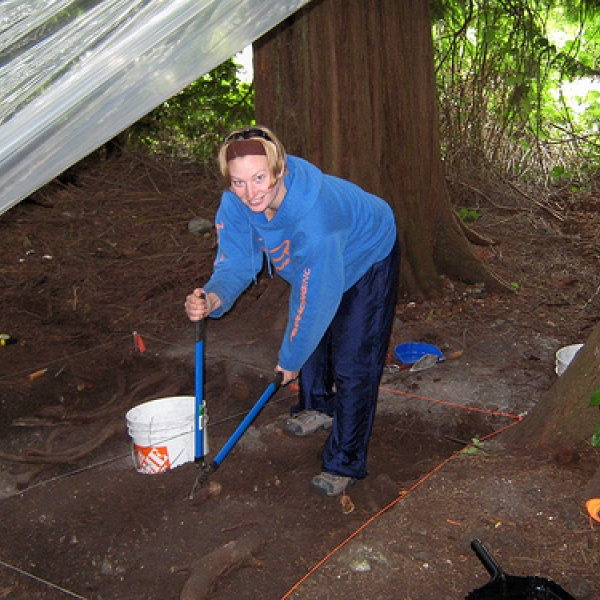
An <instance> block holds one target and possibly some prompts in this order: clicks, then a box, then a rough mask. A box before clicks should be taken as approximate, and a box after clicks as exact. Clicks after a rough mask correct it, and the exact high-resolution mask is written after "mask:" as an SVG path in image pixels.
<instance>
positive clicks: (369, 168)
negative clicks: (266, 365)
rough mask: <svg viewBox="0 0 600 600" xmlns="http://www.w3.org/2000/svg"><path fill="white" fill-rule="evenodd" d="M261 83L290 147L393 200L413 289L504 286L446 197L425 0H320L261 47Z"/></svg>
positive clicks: (257, 70)
mask: <svg viewBox="0 0 600 600" xmlns="http://www.w3.org/2000/svg"><path fill="white" fill-rule="evenodd" d="M254 81H255V89H256V116H257V122H258V123H261V124H264V125H267V126H270V127H271V128H272V129H273V130H274V131H275V132H276V133H277V134H278V135H279V136H280V137H281V139H282V141H283V143H284V144H285V145H286V148H287V150H288V152H290V153H291V154H297V155H301V156H304V157H305V158H307V159H309V160H311V161H312V162H314V163H315V164H316V165H318V166H319V167H320V168H321V169H322V170H323V171H325V172H327V173H331V174H334V175H338V176H340V177H343V178H346V179H349V180H351V181H353V182H355V183H357V184H358V185H360V186H361V187H363V188H364V189H366V190H368V191H370V192H372V193H374V194H377V195H378V196H381V197H382V198H385V199H386V200H387V201H388V202H389V203H390V204H391V206H392V207H393V209H394V213H395V215H396V220H397V223H398V229H399V232H400V241H401V244H402V249H403V253H402V266H401V268H402V273H401V287H402V290H403V291H404V292H408V293H411V294H412V295H413V298H419V297H435V296H437V295H439V294H440V293H441V291H442V280H441V278H440V276H441V275H445V276H447V277H449V278H453V279H458V280H462V281H465V282H467V283H485V284H486V286H487V288H488V290H490V291H501V290H506V284H505V283H503V282H502V281H501V280H500V279H499V278H498V277H497V276H495V275H494V274H493V273H492V272H490V270H489V269H488V268H487V267H486V266H485V265H484V264H483V263H482V262H481V261H480V259H479V258H478V257H477V255H476V254H475V253H474V252H473V249H472V247H471V245H470V243H469V241H468V239H467V237H466V236H465V233H464V228H463V226H462V225H461V224H460V223H459V221H458V218H457V216H456V214H455V212H454V210H453V208H452V206H451V203H450V200H449V196H448V193H447V189H446V185H445V179H444V172H443V167H442V162H441V156H440V146H439V132H438V113H437V94H436V86H435V76H434V63H433V46H432V36H431V22H430V16H429V3H428V2H427V1H426V0H402V1H401V2H399V1H398V0H314V1H313V2H311V3H310V4H308V5H307V6H306V7H305V8H304V9H302V10H301V11H299V12H297V13H296V14H295V15H293V16H292V17H290V18H289V19H287V20H286V21H284V22H283V23H282V24H280V25H279V26H277V27H276V28H275V29H273V30H272V31H270V32H269V33H268V34H267V35H265V36H263V37H262V38H261V39H260V40H258V42H256V43H255V45H254Z"/></svg>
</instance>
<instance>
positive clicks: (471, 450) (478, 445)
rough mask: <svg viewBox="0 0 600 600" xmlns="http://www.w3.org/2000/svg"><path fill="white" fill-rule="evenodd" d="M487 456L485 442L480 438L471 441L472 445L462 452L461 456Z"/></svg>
mask: <svg viewBox="0 0 600 600" xmlns="http://www.w3.org/2000/svg"><path fill="white" fill-rule="evenodd" d="M481 453H483V454H487V452H486V450H485V442H482V441H481V440H480V439H479V438H478V437H474V438H472V439H471V443H470V444H469V445H468V446H467V447H466V448H465V449H464V450H463V451H462V452H461V454H481Z"/></svg>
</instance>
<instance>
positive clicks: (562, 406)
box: [502, 324, 600, 451]
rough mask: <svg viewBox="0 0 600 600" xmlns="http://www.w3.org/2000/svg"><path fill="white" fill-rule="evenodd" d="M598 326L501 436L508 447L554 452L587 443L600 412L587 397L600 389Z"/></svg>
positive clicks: (599, 338)
mask: <svg viewBox="0 0 600 600" xmlns="http://www.w3.org/2000/svg"><path fill="white" fill-rule="evenodd" d="M599 359H600V324H599V325H596V327H595V328H594V329H593V331H592V333H591V334H590V336H589V338H588V339H587V341H586V342H585V345H584V347H583V348H582V349H581V350H580V351H579V352H578V353H577V355H576V356H575V358H574V359H573V362H572V363H571V364H570V365H569V367H568V368H567V370H566V371H565V372H564V373H563V374H562V375H561V376H560V377H559V378H558V379H557V381H556V383H555V384H554V385H553V386H552V387H551V388H550V389H549V390H548V391H546V392H545V393H544V394H543V395H542V397H541V398H540V400H539V402H538V403H537V404H536V405H535V406H534V408H533V409H532V410H531V412H530V414H529V415H528V416H527V417H525V419H523V421H522V422H521V423H519V424H518V425H517V426H515V427H511V428H510V429H509V430H507V431H506V433H503V434H502V441H503V442H504V443H507V444H515V445H518V446H523V447H528V448H531V449H536V448H537V449H540V450H551V451H557V450H561V449H576V448H577V447H581V446H582V445H586V444H589V442H590V439H591V437H592V434H593V432H594V429H595V427H596V424H597V423H598V422H599V421H600V411H599V410H598V407H596V406H593V407H592V406H590V398H591V397H592V396H593V395H594V394H595V393H596V392H597V391H598V390H600V360H599Z"/></svg>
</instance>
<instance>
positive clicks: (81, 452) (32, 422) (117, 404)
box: [0, 372, 182, 465]
mask: <svg viewBox="0 0 600 600" xmlns="http://www.w3.org/2000/svg"><path fill="white" fill-rule="evenodd" d="M166 377H167V375H166V374H165V373H161V372H158V373H155V374H153V375H152V376H150V377H146V378H145V379H143V380H141V381H139V382H138V383H136V384H135V385H133V386H131V388H130V389H129V390H128V391H127V393H125V391H126V385H125V378H124V377H123V376H122V375H120V376H119V382H118V390H117V393H116V394H114V395H113V396H112V397H111V398H110V400H109V401H108V402H107V403H106V404H104V405H103V406H101V407H99V408H95V409H92V410H88V411H74V412H71V413H67V412H65V410H64V408H63V407H57V410H55V411H53V410H52V408H55V407H49V409H45V410H44V413H43V415H42V416H40V417H37V418H36V417H33V418H27V419H20V420H18V421H15V422H14V424H15V425H19V426H29V427H31V426H41V425H44V426H48V425H55V426H56V425H60V426H63V427H64V426H65V425H71V426H73V425H85V424H91V423H94V422H95V423H98V424H99V425H100V431H99V432H98V433H97V434H96V435H95V436H93V437H91V439H88V440H87V441H86V442H84V443H83V444H80V445H78V446H74V447H71V448H68V449H66V450H57V449H55V448H53V445H54V444H53V442H54V440H55V438H56V437H58V434H60V433H63V432H64V431H63V430H62V429H61V430H60V431H58V430H54V431H53V432H52V433H51V434H50V435H49V436H48V438H47V439H46V444H45V449H44V450H40V449H36V448H24V449H23V450H22V451H21V454H8V453H4V452H0V460H5V461H9V462H15V463H27V464H38V465H39V464H46V465H58V464H71V463H74V462H76V461H77V460H79V459H81V458H83V457H84V456H86V455H87V454H89V453H90V452H92V451H93V450H95V449H96V448H98V447H100V446H101V445H102V444H103V443H104V442H106V440H108V439H110V438H111V437H112V436H114V435H116V434H123V433H125V429H126V428H125V421H124V415H125V413H126V412H127V409H128V408H130V407H131V406H133V405H134V404H135V403H136V402H137V401H138V399H139V398H140V397H143V396H147V395H148V392H147V390H148V389H149V388H153V387H155V386H157V385H158V384H159V383H160V382H161V381H162V380H164V379H165V378H166ZM181 388H182V384H181V382H180V381H172V382H171V383H170V384H169V385H167V386H164V387H163V388H161V389H162V394H164V395H165V396H169V395H173V394H176V393H179V392H180V391H181ZM59 409H60V410H59ZM102 421H105V422H104V424H102Z"/></svg>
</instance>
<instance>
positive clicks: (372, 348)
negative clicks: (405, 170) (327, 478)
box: [291, 243, 400, 479]
mask: <svg viewBox="0 0 600 600" xmlns="http://www.w3.org/2000/svg"><path fill="white" fill-rule="evenodd" d="M399 259H400V251H399V247H398V243H396V244H395V246H394V248H393V249H392V251H391V252H390V254H389V255H388V256H387V257H386V258H384V259H383V260H381V261H380V262H378V263H375V264H374V265H373V266H372V267H371V268H370V269H369V270H368V271H367V272H366V273H365V274H364V275H363V276H362V277H361V278H360V279H359V280H358V281H357V282H356V283H355V284H354V285H353V286H352V287H351V288H350V289H348V291H346V292H345V293H344V295H343V296H342V300H341V302H340V306H339V308H338V310H337V312H336V314H335V317H334V318H333V320H332V322H331V325H330V326H329V328H328V329H327V331H326V332H325V335H324V336H323V339H322V340H321V341H320V343H319V345H318V346H317V348H316V349H315V351H314V352H313V353H312V355H311V356H310V358H309V359H308V361H307V362H306V363H305V364H304V366H303V367H302V369H301V370H300V376H299V383H300V397H299V404H298V405H296V406H294V407H293V408H292V411H291V412H292V414H296V413H298V412H300V411H302V410H317V411H320V412H324V413H327V414H328V415H330V416H332V417H333V428H332V430H331V433H330V435H329V437H328V439H327V442H326V443H325V447H324V448H323V465H322V469H323V471H326V472H328V473H333V474H334V475H344V476H346V477H352V478H354V479H363V478H364V477H366V476H367V449H368V445H369V438H370V437H371V431H372V428H373V421H374V418H375V410H376V408H377V396H378V393H379V382H380V379H381V374H382V372H383V367H384V365H385V360H386V354H387V349H388V345H389V340H390V335H391V331H392V325H393V322H394V315H395V306H396V295H397V289H398V275H399Z"/></svg>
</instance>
